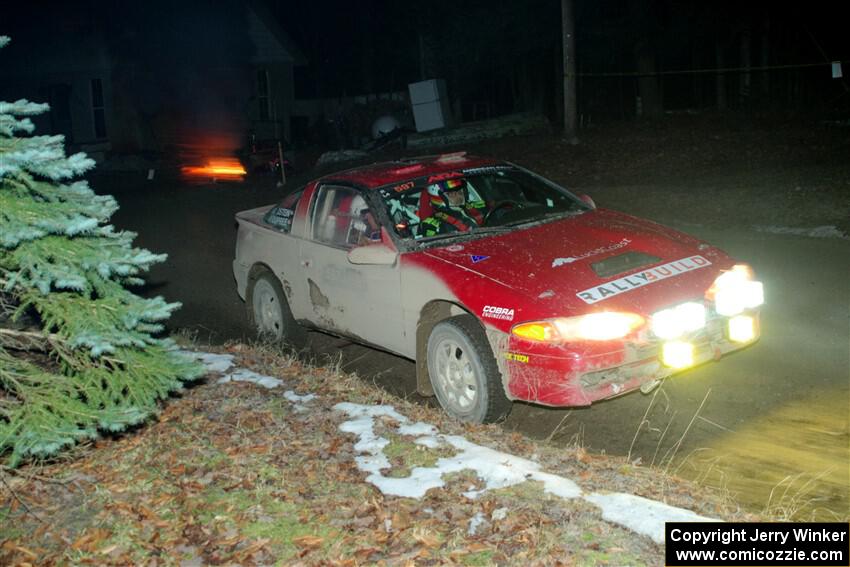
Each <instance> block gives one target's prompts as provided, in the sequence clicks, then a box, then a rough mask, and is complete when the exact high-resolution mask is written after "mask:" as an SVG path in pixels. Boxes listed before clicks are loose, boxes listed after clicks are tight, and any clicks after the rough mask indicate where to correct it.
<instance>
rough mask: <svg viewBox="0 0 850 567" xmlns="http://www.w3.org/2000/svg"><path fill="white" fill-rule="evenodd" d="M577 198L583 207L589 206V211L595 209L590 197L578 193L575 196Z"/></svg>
mask: <svg viewBox="0 0 850 567" xmlns="http://www.w3.org/2000/svg"><path fill="white" fill-rule="evenodd" d="M577 197H578V198H579V199H581V200H582V202H583V203H584V204H585V205H587V206H589V207H590V208H591V209H595V208H596V203H595V202H594V201H593V199H592V198H591V197H590V195H586V194H584V193H579V194H578V195H577Z"/></svg>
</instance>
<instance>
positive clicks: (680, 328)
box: [651, 301, 705, 339]
mask: <svg viewBox="0 0 850 567" xmlns="http://www.w3.org/2000/svg"><path fill="white" fill-rule="evenodd" d="M651 326H652V332H653V333H654V334H655V336H656V337H658V338H661V339H675V338H677V337H680V336H682V335H684V334H685V333H690V332H693V331H697V330H699V329H702V328H703V327H705V306H704V305H703V304H702V303H697V302H695V301H689V302H687V303H682V304H681V305H677V306H675V307H671V308H669V309H662V310H661V311H656V312H655V313H653V314H652V324H651Z"/></svg>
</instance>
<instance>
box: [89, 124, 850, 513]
mask: <svg viewBox="0 0 850 567" xmlns="http://www.w3.org/2000/svg"><path fill="white" fill-rule="evenodd" d="M842 136H843V137H842ZM848 139H850V130H847V129H845V130H843V131H840V130H836V129H835V128H832V127H827V126H823V125H821V126H811V127H807V128H802V129H801V128H800V127H799V126H796V129H794V128H792V126H788V125H780V126H777V127H776V129H775V130H771V129H770V128H769V127H768V126H767V125H764V124H750V125H749V128H744V127H743V126H741V125H738V124H734V125H733V126H729V125H728V124H725V125H724V124H721V125H718V124H712V125H708V124H706V123H705V122H704V121H702V122H700V123H698V124H694V123H689V122H684V123H682V122H676V123H665V124H662V125H660V126H659V125H657V124H656V125H654V126H653V128H652V129H650V130H649V131H647V130H646V129H640V128H637V127H635V126H633V125H632V126H629V127H624V126H619V127H617V128H609V129H601V130H600V131H589V132H587V133H586V136H585V142H584V143H583V144H581V145H580V146H578V147H573V146H569V145H567V144H565V143H563V142H562V141H560V140H558V139H557V138H556V137H553V136H549V135H546V134H541V135H540V136H539V137H537V138H534V139H528V138H525V139H513V140H512V139H504V140H500V141H496V142H493V143H489V144H482V145H481V146H480V147H478V148H474V149H475V150H476V151H477V152H478V153H487V154H490V155H496V156H498V157H507V158H508V159H513V160H515V161H517V162H519V163H521V164H522V165H526V166H529V167H532V168H533V169H537V170H538V171H541V172H543V173H545V174H547V175H549V176H551V177H552V178H554V179H556V180H557V181H560V182H562V183H564V184H566V185H567V186H570V187H571V188H574V189H577V190H581V191H584V192H586V193H588V194H590V195H591V196H593V197H594V199H595V200H596V202H597V204H598V205H599V206H602V207H606V208H613V209H619V210H624V211H626V212H629V213H632V214H637V215H640V216H646V217H648V218H651V219H653V220H657V221H660V222H664V223H666V224H669V225H671V226H673V227H675V228H678V229H680V230H683V231H685V232H688V233H691V234H693V235H695V236H697V237H700V238H703V239H705V240H708V241H710V242H712V243H713V244H716V245H718V246H720V247H721V248H723V249H725V250H726V251H727V252H730V253H731V254H732V255H733V256H735V257H737V258H738V259H740V260H743V261H747V262H749V263H751V264H752V265H753V266H754V268H755V269H756V272H757V273H758V275H759V276H760V278H761V279H763V281H764V282H765V289H766V298H767V299H766V306H765V308H764V311H763V319H762V330H763V336H762V339H761V341H760V342H759V343H758V344H756V345H754V346H753V347H751V348H749V349H747V350H745V351H743V352H740V353H737V354H733V355H731V356H729V357H727V358H725V359H723V360H721V361H720V362H719V363H713V364H708V365H705V366H703V367H700V368H696V369H693V370H690V371H687V372H685V373H683V374H681V375H679V376H676V377H674V378H672V379H669V380H667V381H666V382H665V383H664V385H663V386H662V387H661V388H659V389H657V390H656V391H655V392H653V393H652V394H650V395H642V394H640V393H634V394H630V395H626V396H623V397H621V398H618V399H614V400H609V401H606V402H602V403H598V404H594V405H593V406H592V407H590V408H583V409H573V410H565V409H551V408H542V407H537V406H531V405H525V404H516V405H515V408H514V411H513V413H512V415H511V416H510V418H509V419H508V421H507V422H506V423H505V424H504V427H506V428H509V429H513V430H517V431H520V432H522V433H524V434H526V435H528V436H531V437H534V438H540V439H550V440H551V441H552V442H554V443H562V444H569V443H581V444H583V445H584V446H586V447H588V448H589V449H591V450H593V451H599V452H607V453H610V454H618V455H629V456H630V457H631V459H632V460H634V461H635V462H640V463H643V464H650V463H652V464H654V465H656V466H661V467H664V468H665V469H667V470H669V471H672V472H675V473H678V474H681V475H683V476H688V477H690V478H696V479H699V480H701V481H703V482H705V483H707V484H710V485H713V486H719V487H721V488H724V489H726V490H728V491H729V494H730V497H732V498H734V499H736V500H737V501H739V502H741V503H742V505H743V506H745V507H747V508H749V509H752V510H759V511H761V510H764V509H769V510H770V511H771V512H772V513H773V514H775V515H779V516H787V517H795V518H798V519H808V518H811V517H816V518H820V519H833V518H834V517H835V515H838V517H844V518H846V516H847V510H848V508H850V497H849V496H848V487H850V478H848V477H849V476H850V449H848V447H850V426H849V425H848V413H849V412H850V308H848V306H850V284H848V282H850V239H848V238H847V236H846V234H847V228H848V227H850V174H848V173H850V166H848V164H847V163H845V162H846V161H847V160H846V156H847V155H850V154H848V153H847V151H848ZM535 149H536V150H535ZM836 154H838V155H836ZM313 174H314V172H312V171H306V172H303V173H302V174H301V175H299V176H298V177H296V178H295V179H292V180H291V181H290V184H289V187H295V186H297V185H298V183H303V182H304V181H306V180H307V179H308V178H309V177H312V176H313ZM92 185H93V187H94V189H95V190H96V191H97V192H99V193H111V194H113V195H115V196H116V198H117V199H118V201H119V204H120V205H121V209H120V210H119V211H118V213H116V215H115V217H113V222H114V224H115V225H116V226H117V227H119V228H122V229H129V230H134V231H137V232H139V238H138V239H137V241H136V243H137V244H138V245H140V246H144V247H146V248H149V249H151V250H153V251H156V252H167V253H168V254H169V258H168V260H167V261H166V262H165V263H164V264H161V265H159V266H157V267H156V268H155V269H154V270H153V272H152V274H151V275H150V277H149V278H148V279H149V282H150V284H149V285H148V287H147V288H146V289H145V293H146V294H148V295H164V296H165V297H166V298H167V299H168V300H170V301H175V300H176V301H181V302H182V303H183V307H182V309H181V310H180V311H179V312H177V313H176V314H175V315H174V316H173V317H172V320H171V322H170V326H171V327H172V329H186V330H190V331H192V332H194V333H195V335H196V338H197V339H198V340H199V341H200V342H202V343H203V342H212V343H218V342H223V341H226V340H244V339H251V338H252V337H253V332H252V330H251V329H250V328H249V327H248V326H247V321H246V317H245V307H244V304H243V303H242V301H241V300H240V299H239V298H238V297H237V295H236V291H235V286H234V283H233V278H232V274H231V261H232V258H233V246H234V236H235V222H234V220H233V215H234V214H235V213H236V212H237V211H239V210H243V209H247V208H251V207H254V206H259V205H262V204H268V203H271V202H274V201H276V200H278V199H279V198H280V196H281V195H282V191H283V189H280V188H277V187H275V184H274V180H273V179H271V178H262V177H261V178H256V179H253V180H251V181H250V182H248V183H243V184H235V183H208V184H200V185H186V184H183V183H181V182H179V180H178V179H177V178H176V177H171V178H169V177H168V175H167V172H164V175H162V174H161V175H160V176H159V177H158V178H155V179H154V180H153V181H147V180H144V179H143V178H142V174H136V175H135V176H128V175H120V176H117V175H114V174H113V175H103V174H101V175H95V176H94V177H93V179H92ZM823 227H828V228H823ZM812 229H817V230H812ZM813 235H814V236H813ZM310 346H311V348H310V355H311V356H314V357H316V358H317V359H319V360H334V359H336V358H337V357H341V360H342V362H341V364H342V367H343V369H344V370H347V371H351V372H356V373H357V374H358V375H360V376H361V377H362V378H364V379H366V380H369V381H374V382H376V383H378V384H379V385H381V386H383V387H385V388H387V389H388V390H390V391H392V392H394V393H396V394H399V395H402V396H407V397H411V396H414V397H415V396H416V395H415V394H414V393H413V392H414V389H415V388H414V370H413V364H412V363H411V362H410V361H407V360H405V359H401V358H399V357H396V356H392V355H389V354H386V353H382V352H379V351H376V350H372V349H368V348H365V347H362V346H359V345H356V344H353V343H351V342H349V341H346V340H342V339H338V338H332V337H328V336H325V335H322V334H319V333H311V345H310ZM422 401H423V403H433V402H431V401H429V400H422Z"/></svg>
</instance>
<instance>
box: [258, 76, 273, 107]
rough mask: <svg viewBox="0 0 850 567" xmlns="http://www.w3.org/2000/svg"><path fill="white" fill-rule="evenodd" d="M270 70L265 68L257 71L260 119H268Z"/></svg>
mask: <svg viewBox="0 0 850 567" xmlns="http://www.w3.org/2000/svg"><path fill="white" fill-rule="evenodd" d="M269 98H270V97H269V72H268V71H266V70H265V69H260V70H259V71H257V103H258V104H259V105H260V120H268V119H269V117H270V116H271V112H269V102H270V101H269Z"/></svg>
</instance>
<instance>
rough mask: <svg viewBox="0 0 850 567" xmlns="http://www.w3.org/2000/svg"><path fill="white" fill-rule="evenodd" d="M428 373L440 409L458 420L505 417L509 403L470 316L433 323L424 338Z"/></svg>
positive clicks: (484, 341) (487, 420) (487, 348)
mask: <svg viewBox="0 0 850 567" xmlns="http://www.w3.org/2000/svg"><path fill="white" fill-rule="evenodd" d="M427 353H428V355H427V356H428V374H429V376H430V378H431V384H432V386H433V387H434V393H435V394H436V396H437V400H438V401H439V402H440V405H441V406H442V407H443V409H444V410H445V411H446V412H447V413H448V414H449V415H451V416H453V417H456V418H457V419H460V420H462V421H470V422H474V423H492V422H495V421H501V420H502V419H504V418H506V417H507V416H508V414H509V413H510V411H511V401H510V400H509V399H508V398H507V396H505V391H504V389H503V387H502V380H501V374H500V373H499V369H498V367H497V366H496V359H495V358H494V357H493V351H492V349H491V348H490V344H489V343H488V342H487V337H486V336H485V335H484V331H483V330H482V329H481V326H480V325H479V324H478V321H476V319H475V318H474V317H472V316H471V315H461V316H459V317H454V318H452V319H448V320H446V321H443V322H442V323H439V324H437V325H436V326H435V327H434V329H433V330H432V331H431V335H430V337H428V350H427Z"/></svg>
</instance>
